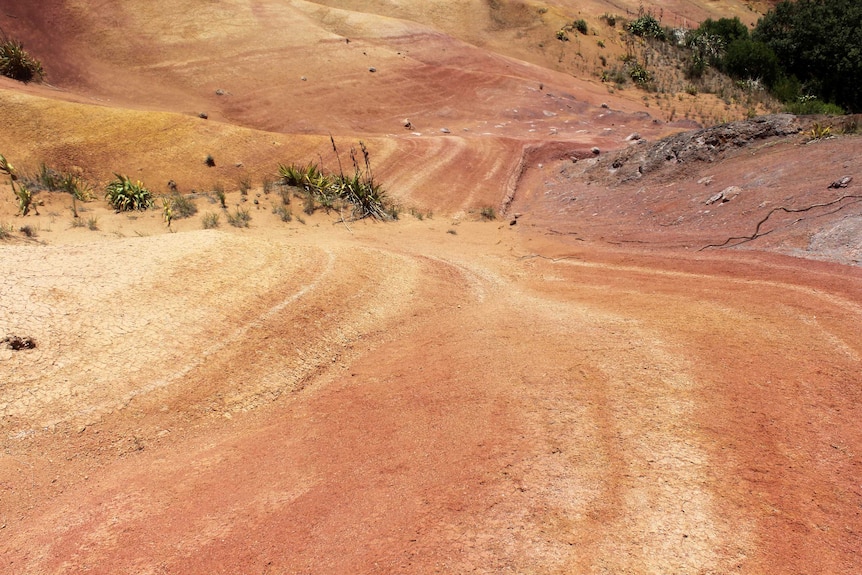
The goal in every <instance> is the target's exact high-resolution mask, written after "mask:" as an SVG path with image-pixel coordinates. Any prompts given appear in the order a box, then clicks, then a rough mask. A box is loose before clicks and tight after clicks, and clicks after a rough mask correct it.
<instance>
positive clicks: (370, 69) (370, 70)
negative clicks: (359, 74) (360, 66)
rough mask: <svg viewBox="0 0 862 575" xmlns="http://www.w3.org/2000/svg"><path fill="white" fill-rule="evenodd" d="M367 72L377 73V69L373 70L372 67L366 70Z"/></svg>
mask: <svg viewBox="0 0 862 575" xmlns="http://www.w3.org/2000/svg"><path fill="white" fill-rule="evenodd" d="M368 71H369V72H371V73H372V74H373V73H374V72H376V71H377V68H375V67H374V66H372V67H370V68H368Z"/></svg>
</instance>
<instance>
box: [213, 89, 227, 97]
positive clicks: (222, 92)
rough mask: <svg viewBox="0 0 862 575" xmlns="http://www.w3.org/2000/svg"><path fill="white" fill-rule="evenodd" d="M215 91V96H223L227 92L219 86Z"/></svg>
mask: <svg viewBox="0 0 862 575" xmlns="http://www.w3.org/2000/svg"><path fill="white" fill-rule="evenodd" d="M215 93H216V96H224V95H225V94H227V92H225V91H224V90H222V89H221V88H219V89H218V90H216V92H215Z"/></svg>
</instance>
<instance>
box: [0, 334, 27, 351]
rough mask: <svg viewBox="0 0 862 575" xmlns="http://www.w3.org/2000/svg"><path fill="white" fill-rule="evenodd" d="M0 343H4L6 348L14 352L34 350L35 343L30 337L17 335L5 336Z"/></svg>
mask: <svg viewBox="0 0 862 575" xmlns="http://www.w3.org/2000/svg"><path fill="white" fill-rule="evenodd" d="M0 343H5V344H6V347H8V348H9V349H11V350H14V351H18V350H21V349H35V348H36V342H35V341H34V340H33V338H32V337H27V336H24V337H21V336H18V335H7V336H6V337H4V338H3V339H2V340H0Z"/></svg>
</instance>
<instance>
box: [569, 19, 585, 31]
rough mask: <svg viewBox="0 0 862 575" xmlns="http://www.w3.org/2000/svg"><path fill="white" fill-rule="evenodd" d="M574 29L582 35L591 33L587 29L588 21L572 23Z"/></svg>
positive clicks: (581, 20)
mask: <svg viewBox="0 0 862 575" xmlns="http://www.w3.org/2000/svg"><path fill="white" fill-rule="evenodd" d="M572 27H573V28H574V29H575V30H577V31H578V32H580V33H581V34H586V33H587V32H589V28H588V27H587V21H586V20H584V19H580V20H575V21H574V22H573V23H572Z"/></svg>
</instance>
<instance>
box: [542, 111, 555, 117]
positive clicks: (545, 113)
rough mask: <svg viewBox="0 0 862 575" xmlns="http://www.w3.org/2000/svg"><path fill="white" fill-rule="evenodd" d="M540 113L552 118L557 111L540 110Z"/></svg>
mask: <svg viewBox="0 0 862 575" xmlns="http://www.w3.org/2000/svg"><path fill="white" fill-rule="evenodd" d="M542 115H544V116H545V117H546V118H553V117H554V116H556V115H557V113H556V112H551V111H550V110H542Z"/></svg>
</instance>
